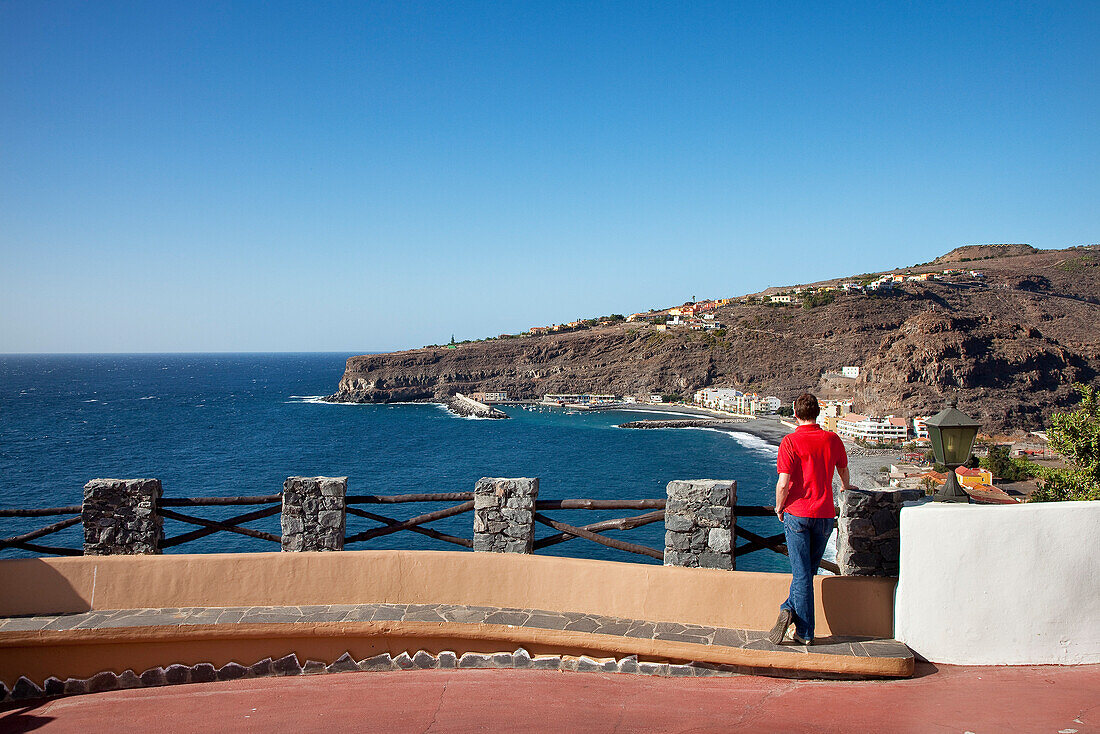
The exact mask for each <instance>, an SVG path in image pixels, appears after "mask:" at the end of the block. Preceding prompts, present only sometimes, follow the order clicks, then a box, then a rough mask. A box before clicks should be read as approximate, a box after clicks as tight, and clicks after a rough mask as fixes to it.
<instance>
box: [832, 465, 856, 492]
mask: <svg viewBox="0 0 1100 734" xmlns="http://www.w3.org/2000/svg"><path fill="white" fill-rule="evenodd" d="M836 473H837V474H839V475H840V488H841V489H856V488H855V487H853V486H852V482H851V476H850V475H849V474H848V467H846V466H838V467H837V468H836Z"/></svg>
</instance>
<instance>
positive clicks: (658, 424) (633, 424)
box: [619, 418, 748, 428]
mask: <svg viewBox="0 0 1100 734" xmlns="http://www.w3.org/2000/svg"><path fill="white" fill-rule="evenodd" d="M747 422H748V421H747V420H745V419H743V418H742V419H737V418H732V419H718V418H715V419H709V418H685V419H683V420H642V421H629V422H627V423H620V424H619V428H718V427H720V426H730V425H735V424H738V423H747Z"/></svg>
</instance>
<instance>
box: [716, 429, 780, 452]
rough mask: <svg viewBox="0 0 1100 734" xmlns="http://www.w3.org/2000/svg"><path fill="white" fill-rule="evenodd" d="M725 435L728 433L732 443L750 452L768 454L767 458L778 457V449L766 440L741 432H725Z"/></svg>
mask: <svg viewBox="0 0 1100 734" xmlns="http://www.w3.org/2000/svg"><path fill="white" fill-rule="evenodd" d="M726 433H729V436H730V438H732V439H733V440H734V441H736V442H737V443H739V444H741V445H742V446H744V447H745V448H747V449H749V450H751V451H756V452H758V453H761V454H768V455H769V456H778V455H779V447H778V446H776V445H775V444H773V443H772V442H771V441H768V440H767V439H764V438H760V437H759V436H754V435H753V434H751V433H743V432H742V431H726Z"/></svg>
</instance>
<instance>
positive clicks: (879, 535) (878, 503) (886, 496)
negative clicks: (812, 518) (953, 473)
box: [836, 487, 925, 576]
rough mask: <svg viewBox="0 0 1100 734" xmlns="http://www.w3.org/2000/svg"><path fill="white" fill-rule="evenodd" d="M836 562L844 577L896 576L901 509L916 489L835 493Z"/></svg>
mask: <svg viewBox="0 0 1100 734" xmlns="http://www.w3.org/2000/svg"><path fill="white" fill-rule="evenodd" d="M838 497H839V502H840V518H839V519H838V521H837V539H836V562H837V565H839V566H840V572H841V573H842V574H844V575H845V576H897V575H898V556H899V555H900V553H901V527H900V522H901V508H902V505H903V504H905V503H912V502H917V501H919V500H921V499H922V498H924V497H925V494H924V491H923V490H920V489H892V488H888V487H883V488H881V489H849V490H844V491H842V492H840V493H839V495H838Z"/></svg>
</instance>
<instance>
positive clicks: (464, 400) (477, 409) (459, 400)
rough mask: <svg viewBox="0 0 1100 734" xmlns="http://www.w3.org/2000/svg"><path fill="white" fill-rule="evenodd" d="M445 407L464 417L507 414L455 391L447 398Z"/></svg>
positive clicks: (486, 416) (487, 416)
mask: <svg viewBox="0 0 1100 734" xmlns="http://www.w3.org/2000/svg"><path fill="white" fill-rule="evenodd" d="M447 409H448V410H450V411H451V412H452V413H454V414H456V415H460V416H462V417H464V418H507V417H508V414H507V413H505V412H504V411H503V410H498V409H496V408H494V407H492V406H491V405H486V404H485V403H479V402H478V401H476V400H474V399H473V398H468V397H466V396H465V395H463V394H462V393H460V392H457V393H455V394H454V396H452V397H451V398H450V399H448V400H447Z"/></svg>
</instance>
